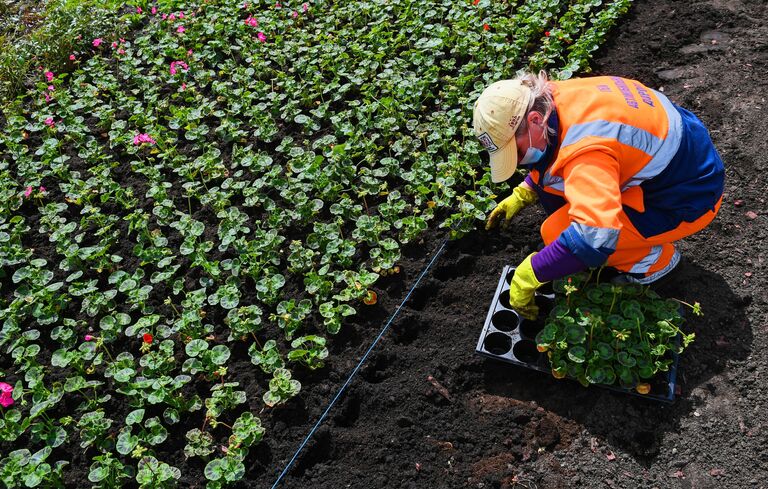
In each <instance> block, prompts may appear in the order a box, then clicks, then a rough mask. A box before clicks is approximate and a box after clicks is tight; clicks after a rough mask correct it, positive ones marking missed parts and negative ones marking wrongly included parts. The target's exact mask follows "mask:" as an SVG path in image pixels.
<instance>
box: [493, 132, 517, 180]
mask: <svg viewBox="0 0 768 489" xmlns="http://www.w3.org/2000/svg"><path fill="white" fill-rule="evenodd" d="M490 164H491V181H492V182H493V183H500V182H503V181H505V180H508V179H509V178H510V177H511V176H512V175H513V174H514V173H515V170H516V169H517V144H516V143H515V138H512V139H511V140H510V141H509V142H508V143H507V145H506V146H504V147H503V148H501V149H499V150H498V151H494V152H493V153H490Z"/></svg>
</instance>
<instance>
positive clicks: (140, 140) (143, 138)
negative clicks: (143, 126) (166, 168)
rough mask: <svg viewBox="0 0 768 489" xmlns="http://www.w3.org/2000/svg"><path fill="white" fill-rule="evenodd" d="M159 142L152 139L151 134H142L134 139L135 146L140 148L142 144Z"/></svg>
mask: <svg viewBox="0 0 768 489" xmlns="http://www.w3.org/2000/svg"><path fill="white" fill-rule="evenodd" d="M156 142H157V141H155V140H154V139H152V137H150V135H149V134H146V133H140V134H137V135H136V136H134V137H133V144H134V145H136V146H138V145H140V144H142V143H149V144H155V143H156Z"/></svg>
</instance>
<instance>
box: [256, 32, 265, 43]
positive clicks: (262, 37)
mask: <svg viewBox="0 0 768 489" xmlns="http://www.w3.org/2000/svg"><path fill="white" fill-rule="evenodd" d="M256 37H257V38H259V41H261V42H266V41H267V36H265V35H264V33H263V32H259V33H258V34H257V35H256Z"/></svg>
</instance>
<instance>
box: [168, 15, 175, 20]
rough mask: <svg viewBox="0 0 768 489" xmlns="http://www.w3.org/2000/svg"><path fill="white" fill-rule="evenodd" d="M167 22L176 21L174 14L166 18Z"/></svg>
mask: <svg viewBox="0 0 768 489" xmlns="http://www.w3.org/2000/svg"><path fill="white" fill-rule="evenodd" d="M168 20H176V16H175V15H174V14H171V15H169V16H168Z"/></svg>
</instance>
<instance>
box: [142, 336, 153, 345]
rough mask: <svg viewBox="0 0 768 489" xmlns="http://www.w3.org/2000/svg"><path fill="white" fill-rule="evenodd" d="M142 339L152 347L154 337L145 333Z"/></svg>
mask: <svg viewBox="0 0 768 489" xmlns="http://www.w3.org/2000/svg"><path fill="white" fill-rule="evenodd" d="M142 339H143V340H144V343H146V344H148V345H151V344H152V340H153V339H154V337H153V336H152V335H151V334H150V333H144V336H142Z"/></svg>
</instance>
